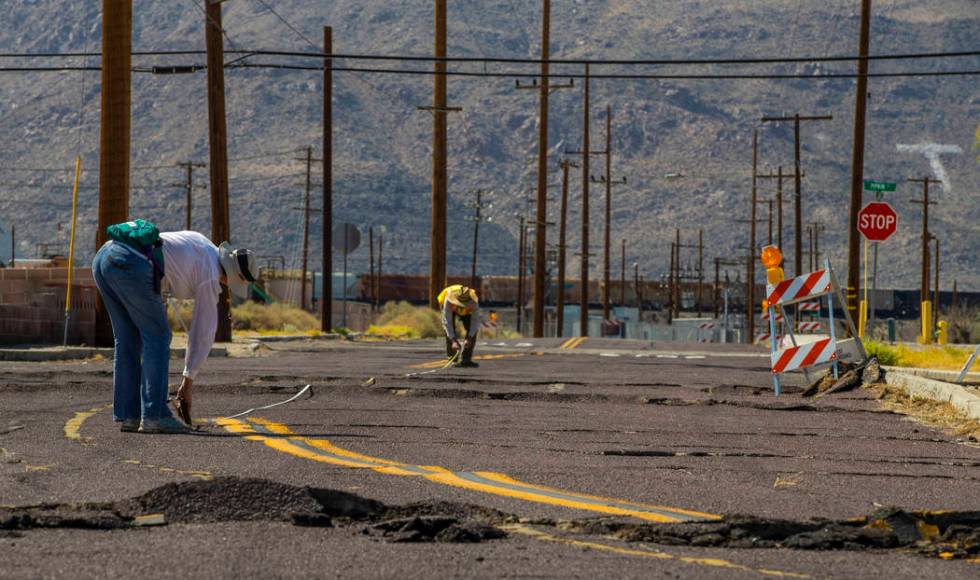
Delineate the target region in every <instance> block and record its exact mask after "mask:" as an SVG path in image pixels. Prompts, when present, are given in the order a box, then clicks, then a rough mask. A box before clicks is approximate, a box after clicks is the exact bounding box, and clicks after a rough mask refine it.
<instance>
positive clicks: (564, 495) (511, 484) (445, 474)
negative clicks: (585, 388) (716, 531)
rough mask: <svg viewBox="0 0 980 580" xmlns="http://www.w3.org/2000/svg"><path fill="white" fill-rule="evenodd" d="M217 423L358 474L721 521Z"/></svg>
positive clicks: (259, 427) (655, 517) (273, 428)
mask: <svg viewBox="0 0 980 580" xmlns="http://www.w3.org/2000/svg"><path fill="white" fill-rule="evenodd" d="M216 422H217V423H218V424H219V425H221V426H222V427H224V428H225V429H226V430H228V431H229V432H232V433H238V434H241V435H244V436H245V438H246V439H248V440H251V441H259V442H261V443H263V444H265V445H266V446H267V447H270V448H272V449H274V450H276V451H279V452H282V453H287V454H289V455H293V456H294V457H299V458H301V459H306V460H309V461H316V462H319V463H328V464H332V465H339V466H342V467H349V468H354V469H371V470H373V471H376V472H378V473H384V474H387V475H400V476H414V477H424V478H425V479H428V480H429V481H432V482H435V483H440V484H443V485H448V486H452V487H457V488H462V489H467V490H471V491H478V492H481V493H488V494H492V495H498V496H503V497H509V498H515V499H520V500H524V501H528V502H532V503H539V504H548V505H556V506H561V507H566V508H570V509H578V510H585V511H592V512H599V513H604V514H610V515H619V516H630V517H635V518H639V519H643V520H647V521H653V522H660V523H669V522H679V521H685V520H692V519H697V520H705V519H718V516H716V515H713V514H707V513H701V512H695V511H690V510H679V509H675V508H670V507H665V506H654V505H647V504H642V503H636V502H626V501H620V500H616V499H611V498H604V497H600V496H594V495H586V494H579V493H574V492H566V491H562V490H559V489H555V488H549V487H544V486H536V485H531V484H527V483H524V482H522V481H519V480H517V479H513V478H511V477H509V476H507V475H505V474H502V473H494V472H486V471H478V472H453V471H450V470H449V469H446V468H444V467H439V466H431V465H410V464H406V463H401V462H398V461H393V460H390V459H384V458H380V457H372V456H370V455H364V454H362V453H357V452H354V451H350V450H347V449H344V448H342V447H338V446H336V445H334V444H333V443H332V442H330V441H329V440H327V439H314V438H309V437H302V436H297V435H295V434H293V433H292V432H291V431H290V430H289V427H288V426H286V425H283V424H280V423H274V422H272V421H269V420H267V419H260V418H250V419H248V420H239V419H219V420H217V421H216ZM249 422H251V424H250V423H249ZM260 431H264V432H265V433H267V434H268V435H263V434H261V433H260ZM270 435H271V436H270Z"/></svg>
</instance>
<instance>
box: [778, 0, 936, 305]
mask: <svg viewBox="0 0 980 580" xmlns="http://www.w3.org/2000/svg"><path fill="white" fill-rule="evenodd" d="M870 45H871V0H861V32H860V36H859V39H858V53H859V54H858V56H859V57H860V58H859V59H858V63H857V87H856V88H857V91H856V94H855V96H854V144H853V149H852V151H851V204H850V212H849V214H848V220H847V295H846V300H847V310H848V311H849V312H850V314H851V318H853V319H856V318H857V317H858V296H859V295H860V293H861V235H860V233H859V232H858V213H860V211H861V206H862V205H863V203H864V201H863V195H864V183H863V180H864V126H865V118H866V114H867V108H868V51H869V49H870ZM797 275H799V272H797ZM926 299H927V300H928V294H927V295H926Z"/></svg>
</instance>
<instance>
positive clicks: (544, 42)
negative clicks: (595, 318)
mask: <svg viewBox="0 0 980 580" xmlns="http://www.w3.org/2000/svg"><path fill="white" fill-rule="evenodd" d="M550 39H551V1H550V0H542V15H541V83H540V88H541V92H540V95H539V102H540V104H539V106H538V205H537V208H536V209H537V219H536V220H535V226H536V229H535V230H534V327H533V329H532V331H533V335H534V336H535V337H542V336H544V314H545V313H544V286H545V283H546V277H545V250H546V248H547V246H546V242H547V227H548V226H547V221H548V59H549V58H550V56H549V48H550V47H549V44H550Z"/></svg>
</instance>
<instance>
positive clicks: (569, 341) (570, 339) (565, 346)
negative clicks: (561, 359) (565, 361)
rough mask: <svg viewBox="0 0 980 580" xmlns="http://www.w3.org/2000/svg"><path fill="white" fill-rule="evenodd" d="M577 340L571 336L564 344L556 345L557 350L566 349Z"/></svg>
mask: <svg viewBox="0 0 980 580" xmlns="http://www.w3.org/2000/svg"><path fill="white" fill-rule="evenodd" d="M577 338H578V337H576V336H573V337H572V338H569V339H568V340H566V341H565V342H563V343H561V344H560V345H558V348H568V347H569V346H570V345H571V344H572V343H573V342H575V341H576V340H577Z"/></svg>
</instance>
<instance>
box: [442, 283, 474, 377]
mask: <svg viewBox="0 0 980 580" xmlns="http://www.w3.org/2000/svg"><path fill="white" fill-rule="evenodd" d="M438 300H439V306H441V307H442V328H443V330H444V331H445V332H446V356H448V357H453V356H456V354H457V353H459V351H460V349H462V351H463V352H462V357H461V359H460V360H457V361H456V362H455V363H453V364H454V366H458V367H471V368H475V367H478V366H480V365H479V364H478V363H475V362H473V349H474V348H476V335H477V333H478V332H479V331H480V301H479V298H478V297H477V295H476V290H473V289H472V288H467V287H466V286H463V285H462V284H454V285H452V286H450V287H448V288H446V289H445V290H443V291H442V292H440V293H439V297H438ZM474 315H476V316H475V318H474ZM457 318H459V321H460V323H462V325H463V330H464V331H465V332H466V338H465V339H464V340H463V344H462V346H460V344H459V337H458V336H457V335H456V319H457ZM474 320H475V321H476V322H475V323H474Z"/></svg>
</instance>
